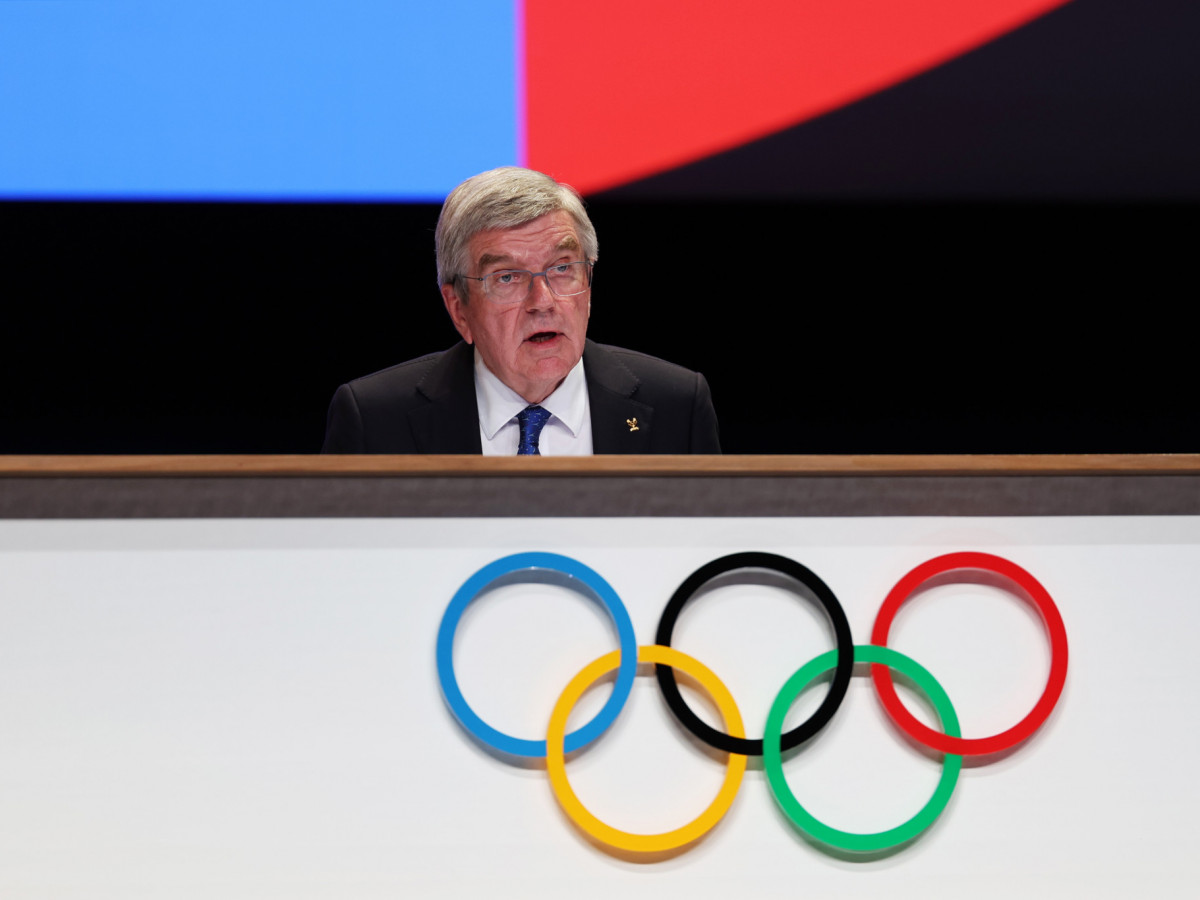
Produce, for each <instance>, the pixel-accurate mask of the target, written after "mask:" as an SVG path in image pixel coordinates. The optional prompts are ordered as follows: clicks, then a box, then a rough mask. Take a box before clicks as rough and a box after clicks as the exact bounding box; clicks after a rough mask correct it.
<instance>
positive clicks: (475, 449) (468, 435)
mask: <svg viewBox="0 0 1200 900" xmlns="http://www.w3.org/2000/svg"><path fill="white" fill-rule="evenodd" d="M417 391H418V392H419V393H420V394H422V395H423V396H424V397H425V398H426V399H427V400H428V401H429V403H428V405H426V406H423V407H420V408H418V409H415V410H413V411H412V412H410V413H409V414H408V419H409V422H410V424H411V426H412V431H413V440H414V443H415V444H416V447H417V452H418V453H473V454H476V455H478V454H480V453H482V452H483V444H482V442H481V440H480V437H479V406H478V404H477V403H476V401H475V352H474V351H473V350H472V349H471V345H470V344H467V343H464V342H461V341H460V342H459V343H457V344H455V345H454V346H453V347H451V348H450V349H449V350H447V351H446V352H445V353H443V354H442V356H441V358H440V359H439V360H438V361H437V364H436V365H435V366H434V367H433V368H432V369H430V370H429V373H428V374H427V375H426V376H425V377H424V378H422V379H421V382H420V384H418V385H417Z"/></svg>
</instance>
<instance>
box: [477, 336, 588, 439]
mask: <svg viewBox="0 0 1200 900" xmlns="http://www.w3.org/2000/svg"><path fill="white" fill-rule="evenodd" d="M475 397H476V401H477V403H478V406H479V426H480V428H481V429H482V430H483V434H484V437H486V438H487V440H489V441H490V440H492V439H493V438H494V437H495V436H496V432H498V431H499V430H500V429H501V428H503V427H504V426H505V425H507V424H508V423H509V422H511V421H512V420H513V419H514V418H516V415H517V413H519V412H520V411H521V410H523V409H524V408H525V407H527V406H529V403H528V402H527V401H526V400H525V398H524V397H522V396H521V395H520V394H518V393H517V392H516V391H514V390H513V389H512V388H510V387H509V386H508V385H507V384H505V383H504V382H503V381H501V380H500V379H499V378H497V377H496V376H495V375H494V374H493V373H492V370H491V369H489V368H488V367H487V366H486V365H485V364H484V362H483V358H482V357H481V356H480V355H479V351H478V350H476V351H475ZM537 405H538V406H540V407H542V408H543V409H545V410H546V411H548V412H549V413H550V415H551V416H553V417H554V418H555V419H557V420H558V421H559V422H561V423H562V425H563V426H565V427H566V429H567V430H568V431H570V432H571V435H572V437H578V436H579V432H580V430H581V429H582V428H583V417H584V416H585V415H586V414H587V381H586V379H585V378H584V375H583V359H582V358H581V359H580V360H579V362H577V363H575V365H574V366H573V367H572V368H571V371H570V372H568V373H567V377H566V378H564V379H563V383H562V384H560V385H559V386H558V388H557V389H556V390H555V391H554V393H553V394H551V395H550V396H549V397H547V398H546V399H545V400H543V401H542V402H541V403H539V404H537Z"/></svg>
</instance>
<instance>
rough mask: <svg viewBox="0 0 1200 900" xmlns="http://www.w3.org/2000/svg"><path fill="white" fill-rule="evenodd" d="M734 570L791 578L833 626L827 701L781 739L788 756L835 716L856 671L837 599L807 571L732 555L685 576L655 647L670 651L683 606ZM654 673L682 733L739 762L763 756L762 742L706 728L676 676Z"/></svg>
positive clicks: (775, 560)
mask: <svg viewBox="0 0 1200 900" xmlns="http://www.w3.org/2000/svg"><path fill="white" fill-rule="evenodd" d="M735 569H768V570H770V571H772V572H780V573H782V574H784V575H787V576H788V577H789V578H794V579H795V580H796V581H798V582H800V583H801V584H802V585H804V586H805V587H807V588H808V589H809V590H810V591H812V592H813V594H815V595H816V597H817V600H819V601H820V603H821V605H822V606H823V607H824V608H825V613H826V615H828V616H829V621H830V622H831V623H832V624H833V634H834V637H835V638H836V639H837V653H838V657H837V666H836V668H835V669H834V672H833V681H832V682H831V683H830V685H829V693H827V694H826V695H825V699H824V700H823V701H822V702H821V705H820V706H819V707H818V708H817V711H816V712H815V713H813V714H812V715H811V716H809V717H808V719H807V720H805V721H804V722H801V723H800V724H799V725H797V726H796V727H795V728H793V729H792V730H791V731H789V732H787V733H786V734H785V735H784V736H783V739H782V741H781V744H782V748H783V749H784V750H791V749H792V748H793V747H798V746H799V745H800V744H802V743H804V742H805V741H807V740H808V739H809V738H810V737H812V736H813V735H814V734H816V733H817V732H818V731H820V730H821V729H822V728H824V727H825V725H826V723H828V722H829V720H830V719H832V718H833V714H834V713H835V712H837V708H838V707H839V706H840V705H841V703H842V698H843V697H845V696H846V689H847V688H848V687H849V686H850V675H851V674H852V672H853V671H854V641H853V639H852V638H851V636H850V623H849V622H848V621H847V620H846V613H845V610H843V609H842V604H841V603H839V602H838V598H837V597H835V596H834V594H833V591H831V590H830V589H829V586H828V585H826V584H825V582H823V581H822V580H821V579H820V578H818V577H817V575H816V573H814V572H813V571H812V570H811V569H809V568H807V567H805V566H802V565H800V563H798V562H796V561H795V560H792V559H788V558H787V557H786V556H778V555H777V554H774V553H733V554H731V555H729V556H722V557H721V558H720V559H714V560H713V561H712V562H710V563H706V564H705V565H703V566H701V567H700V568H699V569H697V570H696V571H695V572H693V573H692V574H691V575H689V576H688V578H687V580H686V581H684V582H683V584H681V585H680V586H679V588H678V590H676V591H675V593H674V594H673V595H672V596H671V599H670V601H669V602H668V603H667V607H666V609H664V610H663V614H662V618H661V619H659V621H658V634H657V635H656V636H655V643H656V644H661V645H662V646H664V647H670V646H671V632H673V631H674V630H675V622H676V620H678V618H679V613H680V612H681V611H682V610H683V607H684V606H685V605H686V604H687V602H688V601H689V600H690V599H692V597H693V596H694V595H695V593H696V592H697V591H698V590H699V589H700V588H701V587H703V586H704V585H705V584H706V583H707V582H709V581H711V580H712V579H714V578H716V577H717V576H718V575H723V574H725V573H726V572H732V571H734V570H735ZM654 668H655V675H656V676H657V677H658V686H659V687H660V688H661V689H662V692H663V697H664V698H665V699H666V701H667V706H669V707H670V708H671V712H673V713H674V714H675V718H676V719H678V720H679V722H680V724H681V725H683V727H684V728H686V729H687V730H688V731H690V732H691V733H692V734H694V735H695V736H696V737H698V738H700V740H702V741H704V743H706V744H708V745H709V746H710V747H716V748H717V749H718V750H724V751H726V752H728V753H740V754H742V755H743V756H762V752H763V742H762V739H761V738H760V739H758V740H751V739H749V738H735V737H732V736H730V735H728V734H726V733H725V732H723V731H717V730H716V729H715V728H713V727H712V726H710V725H708V724H706V723H705V722H704V721H703V720H701V719H700V717H699V716H697V715H696V714H695V713H694V712H692V710H691V709H690V708H689V707H688V705H687V703H686V702H685V701H684V699H683V695H682V694H681V693H680V692H679V685H678V684H676V683H675V670H674V669H672V668H671V667H670V666H665V665H662V664H660V663H656V664H655V667H654Z"/></svg>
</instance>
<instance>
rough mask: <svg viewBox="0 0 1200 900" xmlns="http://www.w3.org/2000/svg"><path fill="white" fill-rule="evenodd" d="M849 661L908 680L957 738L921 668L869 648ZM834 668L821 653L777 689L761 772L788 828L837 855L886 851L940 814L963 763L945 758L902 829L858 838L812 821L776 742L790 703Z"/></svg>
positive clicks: (936, 688) (946, 701) (938, 690)
mask: <svg viewBox="0 0 1200 900" xmlns="http://www.w3.org/2000/svg"><path fill="white" fill-rule="evenodd" d="M854 661H855V662H869V663H882V664H883V665H885V666H887V667H888V668H890V669H895V670H896V671H897V672H900V673H901V674H902V675H906V676H908V677H909V678H910V679H912V681H913V683H914V684H915V685H916V686H917V688H918V689H919V690H920V691H921V692H922V693H923V694H924V695H925V696H926V697H928V698H929V700H930V701H931V702H932V703H933V708H934V710H935V711H936V712H937V716H938V719H939V720H941V723H942V728H943V729H944V730H945V732H946V734H948V735H950V736H951V737H961V736H962V731H961V729H960V728H959V724H958V716H957V715H956V714H955V712H954V706H953V705H952V704H951V703H950V698H949V697H948V696H947V695H946V692H945V690H943V689H942V686H941V685H940V684H938V683H937V680H936V679H935V678H934V677H933V676H932V675H930V674H929V672H928V671H927V670H926V669H925V668H924V667H922V666H921V665H920V664H918V663H917V662H915V661H914V660H912V659H910V658H909V657H907V656H905V655H904V654H903V653H898V652H896V651H895V650H892V649H890V648H888V647H877V646H875V645H873V644H866V645H863V644H860V645H858V646H856V647H855V648H854ZM836 664H837V651H836V650H830V651H829V652H828V653H823V654H821V655H820V656H818V657H817V658H816V659H813V660H810V661H809V662H807V663H805V664H804V665H803V666H801V667H800V669H799V670H798V671H797V672H796V673H795V674H794V675H793V676H792V677H791V678H789V679H788V680H787V683H786V684H785V685H784V686H783V689H782V690H780V692H779V695H778V696H777V697H776V698H775V702H774V703H772V704H771V712H770V713H769V714H768V716H767V728H766V732H765V733H764V735H763V769H764V770H765V771H766V773H767V783H768V784H769V785H770V787H771V793H772V794H773V795H774V797H775V802H776V803H778V804H779V807H780V809H782V810H783V813H784V815H786V816H787V817H788V818H789V819H790V820H791V822H792V824H793V825H795V826H796V827H797V828H799V829H800V830H801V831H803V832H804V833H805V834H807V835H809V836H810V837H812V838H814V839H815V840H817V841H820V842H821V843H822V844H825V845H827V846H829V847H832V848H834V849H838V850H848V851H851V852H854V853H869V852H872V851H879V850H889V849H891V848H893V847H897V846H899V845H900V844H903V843H905V842H906V841H910V840H912V839H913V838H915V837H916V836H917V835H919V834H920V833H921V832H922V831H924V830H925V829H926V828H928V827H929V826H930V825H932V824H933V822H934V820H935V819H937V817H938V816H939V815H941V813H942V810H943V809H945V808H946V804H948V803H949V802H950V795H951V794H952V793H954V785H955V784H956V783H957V782H958V773H959V772H960V771H961V770H962V760H963V758H962V757H961V756H957V755H955V754H952V753H947V754H946V755H945V758H944V760H943V765H942V777H941V779H940V780H939V781H938V785H937V789H936V790H934V792H933V796H932V797H930V798H929V801H928V802H927V803H926V804H925V805H924V806H923V807H922V808H921V810H920V811H919V812H918V813H917V814H916V815H915V816H913V817H912V818H911V819H909V820H908V821H907V822H905V823H904V824H903V825H898V826H897V827H895V828H889V829H888V830H887V831H879V832H876V833H874V834H857V833H855V832H852V831H840V830H839V829H837V828H832V827H830V826H829V825H826V824H825V823H824V822H821V821H819V820H818V819H816V818H815V817H814V816H813V815H812V814H811V813H810V812H808V810H806V809H805V808H804V807H803V806H801V805H800V801H798V800H797V799H796V795H795V794H793V793H792V789H791V788H790V787H788V783H787V781H786V780H785V779H784V777H783V753H782V750H781V749H780V741H781V738H782V735H783V719H784V717H785V716H786V715H787V711H788V709H789V708H790V707H791V705H792V703H793V702H795V700H796V698H797V697H799V696H800V694H801V692H803V691H804V689H805V688H806V687H808V686H809V685H810V684H812V682H813V681H815V680H816V679H817V677H818V676H820V675H821V674H823V673H824V672H828V671H829V670H830V669H832V668H833V667H834V666H835V665H836Z"/></svg>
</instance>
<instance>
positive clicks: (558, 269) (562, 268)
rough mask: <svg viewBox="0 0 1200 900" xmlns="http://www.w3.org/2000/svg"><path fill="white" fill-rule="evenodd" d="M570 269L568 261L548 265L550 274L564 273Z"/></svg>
mask: <svg viewBox="0 0 1200 900" xmlns="http://www.w3.org/2000/svg"><path fill="white" fill-rule="evenodd" d="M570 271H571V264H570V263H561V264H560V265H557V266H551V267H550V274H551V275H566V274H567V273H568V272H570Z"/></svg>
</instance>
